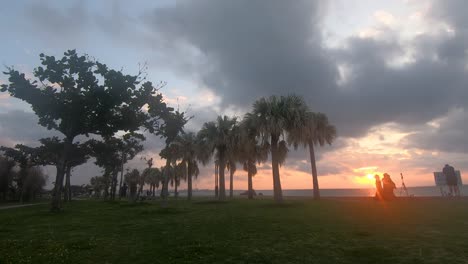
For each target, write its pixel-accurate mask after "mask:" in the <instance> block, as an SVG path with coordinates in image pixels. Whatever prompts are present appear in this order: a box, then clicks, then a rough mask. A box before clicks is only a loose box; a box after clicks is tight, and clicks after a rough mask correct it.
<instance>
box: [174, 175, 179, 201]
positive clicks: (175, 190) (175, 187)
mask: <svg viewBox="0 0 468 264" xmlns="http://www.w3.org/2000/svg"><path fill="white" fill-rule="evenodd" d="M174 185H175V186H174V197H175V198H176V199H177V197H179V193H178V192H177V189H178V185H179V184H178V183H177V176H176V178H175V179H174Z"/></svg>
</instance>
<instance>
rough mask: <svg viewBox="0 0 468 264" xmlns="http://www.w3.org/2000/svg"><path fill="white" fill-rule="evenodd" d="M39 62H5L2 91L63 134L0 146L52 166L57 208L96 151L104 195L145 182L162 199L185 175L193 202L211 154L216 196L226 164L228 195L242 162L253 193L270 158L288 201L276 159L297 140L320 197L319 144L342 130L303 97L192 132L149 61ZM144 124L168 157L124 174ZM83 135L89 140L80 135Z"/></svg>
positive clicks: (259, 106) (98, 187)
mask: <svg viewBox="0 0 468 264" xmlns="http://www.w3.org/2000/svg"><path fill="white" fill-rule="evenodd" d="M40 60H41V66H39V67H38V68H36V69H35V70H34V76H35V79H34V80H32V79H27V78H26V77H25V74H24V73H20V72H18V71H16V70H15V69H13V68H7V71H6V72H5V74H6V75H7V76H8V77H9V78H8V83H7V84H3V85H1V91H2V92H8V93H9V94H10V95H11V96H12V97H16V98H18V99H21V100H23V101H25V102H27V103H29V104H30V105H31V107H32V109H33V111H34V112H35V113H36V115H37V116H38V118H39V124H40V125H42V126H44V127H46V128H48V129H52V130H56V131H58V132H60V133H61V134H62V137H60V138H59V137H54V138H45V139H41V140H40V143H41V145H40V146H39V147H35V148H32V147H28V146H23V145H16V146H15V148H6V147H3V148H2V150H3V152H4V153H3V154H4V155H5V156H7V157H10V158H11V159H14V158H13V157H14V156H18V155H19V156H21V157H23V158H24V159H26V160H27V163H28V164H30V165H31V166H39V165H53V166H55V167H56V169H57V174H56V177H55V186H54V190H53V198H52V203H51V209H52V210H53V211H56V210H59V209H60V208H61V201H62V199H61V197H65V198H64V199H65V200H67V199H69V197H68V198H66V197H67V196H68V195H64V196H63V195H62V193H63V189H64V190H65V191H66V192H68V194H69V193H70V191H69V187H67V186H70V177H71V171H72V169H73V168H74V167H76V166H79V165H81V164H83V163H85V162H87V161H88V159H89V158H91V157H93V158H94V159H95V164H96V165H98V166H100V167H101V168H102V169H103V175H102V176H97V177H94V178H93V179H92V180H91V186H92V187H93V189H94V190H95V191H96V192H99V193H102V194H103V196H104V197H105V198H108V199H116V197H117V196H118V195H119V193H121V192H122V190H124V189H123V186H124V184H125V186H126V187H127V186H128V191H129V196H130V197H131V199H133V200H135V199H137V197H138V196H139V195H140V194H141V193H142V192H143V187H144V186H145V184H148V186H150V189H151V192H152V193H153V194H155V188H159V186H161V197H162V199H161V200H162V202H163V205H166V201H167V197H168V195H169V191H168V188H169V185H170V184H172V185H173V186H174V188H175V194H176V195H177V188H178V186H179V185H180V182H181V181H182V180H185V181H186V182H187V190H188V199H191V197H192V180H193V178H194V177H197V176H198V174H199V172H200V170H199V163H201V164H203V165H206V164H208V163H209V162H210V161H211V160H214V164H215V179H214V181H215V192H216V196H217V197H218V198H219V199H225V198H226V188H225V185H226V180H225V172H226V170H227V171H228V172H229V190H230V193H229V195H230V196H232V195H233V176H234V173H235V172H236V170H237V167H238V166H239V165H240V166H241V167H242V168H243V169H244V170H245V171H247V174H248V187H249V191H248V194H249V198H252V195H253V184H252V177H253V176H254V175H255V174H256V173H257V167H256V166H257V164H259V163H264V162H266V161H267V159H268V157H269V156H270V157H271V162H272V175H273V190H274V197H275V200H276V201H279V202H280V201H282V199H283V198H282V189H281V181H280V175H279V166H280V165H281V164H283V163H284V161H285V159H286V156H287V153H288V149H289V147H291V146H292V147H295V148H297V147H299V146H300V145H303V146H306V147H308V148H309V150H310V159H311V168H312V175H313V187H314V197H316V198H319V192H318V190H319V188H318V179H317V170H316V166H315V156H314V146H316V145H324V144H326V143H328V144H331V142H332V141H333V139H334V138H335V137H336V129H335V127H334V126H332V125H331V124H329V122H328V119H327V117H326V115H324V114H322V113H314V112H311V111H310V109H309V107H308V105H307V104H306V103H305V102H304V100H303V99H302V98H301V97H299V96H295V95H290V96H280V97H277V96H271V97H269V98H261V99H259V100H257V101H256V102H255V103H254V105H253V109H252V110H251V111H250V112H249V113H247V114H246V115H245V116H244V117H243V118H237V117H227V116H219V117H218V118H217V120H215V121H212V122H207V123H205V124H204V125H203V127H202V128H201V130H200V131H198V132H197V133H193V132H186V131H184V126H185V125H186V123H187V122H188V121H189V119H190V117H188V116H187V114H186V113H184V112H181V111H178V110H176V109H174V108H171V107H169V106H167V105H166V103H165V102H164V98H163V95H162V94H161V93H160V92H159V90H160V88H162V87H163V86H164V83H159V84H157V85H153V84H152V83H151V82H149V81H147V80H146V78H145V74H144V72H145V70H146V69H145V68H142V69H140V70H139V72H138V73H137V75H125V74H123V73H122V72H121V71H117V70H112V69H109V68H108V67H107V66H106V65H105V64H102V63H100V62H98V61H96V60H94V59H91V58H90V57H88V56H86V55H83V56H79V55H78V54H77V53H76V51H74V50H70V51H67V52H65V53H64V56H63V57H62V58H60V59H57V58H55V57H53V56H46V55H44V54H41V55H40ZM142 130H146V131H148V132H149V134H151V135H154V136H157V137H161V138H163V139H164V140H165V147H164V148H163V149H162V150H161V151H160V156H161V158H163V159H165V160H166V164H165V166H163V167H162V168H154V167H153V164H152V160H151V159H150V160H148V167H147V168H146V169H145V170H144V171H142V172H141V173H140V172H139V171H138V170H132V171H130V172H128V173H127V174H126V175H125V177H124V167H125V164H126V163H127V161H129V160H131V159H133V158H134V157H135V156H136V155H137V154H138V153H140V152H141V151H142V150H143V145H142V142H143V141H144V140H145V139H146V138H145V137H144V136H143V135H142V134H140V133H139V131H142ZM90 135H92V136H93V137H92V138H91V139H90ZM77 138H80V139H86V141H84V142H79V141H78V140H77ZM64 179H65V182H64ZM117 186H118V188H117ZM67 190H68V191H67ZM118 192H119V193H118Z"/></svg>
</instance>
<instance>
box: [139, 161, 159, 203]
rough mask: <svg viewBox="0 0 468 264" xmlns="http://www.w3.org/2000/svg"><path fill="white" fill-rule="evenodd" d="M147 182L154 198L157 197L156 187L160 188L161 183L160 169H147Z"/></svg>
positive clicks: (145, 171) (144, 172)
mask: <svg viewBox="0 0 468 264" xmlns="http://www.w3.org/2000/svg"><path fill="white" fill-rule="evenodd" d="M143 174H144V175H145V176H144V178H145V182H146V183H147V184H149V186H150V191H151V193H152V196H153V197H154V196H155V195H156V187H157V188H159V183H160V182H161V171H160V170H159V169H158V168H151V167H150V168H146V169H145V170H144V171H143Z"/></svg>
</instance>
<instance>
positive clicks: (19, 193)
mask: <svg viewBox="0 0 468 264" xmlns="http://www.w3.org/2000/svg"><path fill="white" fill-rule="evenodd" d="M46 182H47V175H45V174H44V173H43V172H42V170H41V169H40V168H39V167H29V166H24V164H21V163H19V162H17V161H15V160H13V159H10V158H8V157H4V156H0V199H1V200H2V201H20V202H29V201H33V200H35V199H36V198H37V197H39V196H41V195H42V192H43V187H44V186H45V184H46Z"/></svg>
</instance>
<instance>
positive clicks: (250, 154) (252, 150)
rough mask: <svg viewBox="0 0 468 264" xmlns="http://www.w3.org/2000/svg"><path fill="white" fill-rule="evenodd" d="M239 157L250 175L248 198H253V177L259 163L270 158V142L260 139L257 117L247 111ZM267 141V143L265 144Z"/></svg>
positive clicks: (240, 141)
mask: <svg viewBox="0 0 468 264" xmlns="http://www.w3.org/2000/svg"><path fill="white" fill-rule="evenodd" d="M240 128H241V129H240V130H241V134H240V138H239V148H238V157H239V161H240V162H241V163H242V166H243V169H244V170H245V171H246V172H247V177H248V198H249V199H253V193H254V190H253V181H252V177H253V176H255V175H256V174H257V166H256V164H257V163H261V162H265V161H266V160H267V159H268V151H269V147H270V146H269V144H267V142H263V144H262V142H259V141H258V136H257V134H258V130H257V125H256V122H255V119H254V118H253V117H252V115H251V114H250V113H247V114H246V115H245V117H244V119H243V120H242V122H241V124H240ZM265 143H266V144H265Z"/></svg>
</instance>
